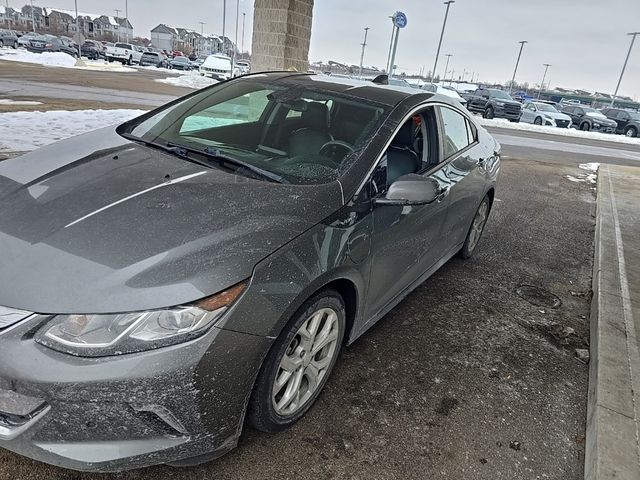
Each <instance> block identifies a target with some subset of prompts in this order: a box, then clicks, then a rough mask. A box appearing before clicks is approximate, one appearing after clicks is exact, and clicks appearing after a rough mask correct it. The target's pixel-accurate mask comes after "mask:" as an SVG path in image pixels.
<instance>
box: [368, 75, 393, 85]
mask: <svg viewBox="0 0 640 480" xmlns="http://www.w3.org/2000/svg"><path fill="white" fill-rule="evenodd" d="M371 81H372V82H373V83H376V84H378V85H389V75H387V74H386V73H383V74H382V75H378V76H377V77H376V78H374V79H373V80H371Z"/></svg>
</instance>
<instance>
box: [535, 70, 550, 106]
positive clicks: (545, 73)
mask: <svg viewBox="0 0 640 480" xmlns="http://www.w3.org/2000/svg"><path fill="white" fill-rule="evenodd" d="M542 65H544V75H542V82H540V90H539V91H538V98H540V95H541V94H542V89H543V88H544V80H545V79H546V78H547V70H549V67H550V66H551V64H550V63H543V64H542Z"/></svg>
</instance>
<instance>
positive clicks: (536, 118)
mask: <svg viewBox="0 0 640 480" xmlns="http://www.w3.org/2000/svg"><path fill="white" fill-rule="evenodd" d="M520 121H521V122H524V123H533V124H535V125H547V126H550V127H558V128H569V127H570V126H571V117H570V116H569V115H565V114H564V113H561V112H559V111H558V110H557V109H556V108H555V107H554V106H553V105H549V104H548V103H545V102H535V101H533V102H524V105H523V106H522V116H521V117H520Z"/></svg>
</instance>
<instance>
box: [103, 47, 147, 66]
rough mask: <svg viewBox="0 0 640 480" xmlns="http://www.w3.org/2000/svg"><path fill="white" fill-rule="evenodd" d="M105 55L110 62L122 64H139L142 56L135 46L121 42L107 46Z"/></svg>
mask: <svg viewBox="0 0 640 480" xmlns="http://www.w3.org/2000/svg"><path fill="white" fill-rule="evenodd" d="M106 55H107V60H109V61H110V62H122V64H123V65H125V64H126V65H133V64H134V63H136V64H139V63H140V59H141V58H142V52H141V51H140V49H139V48H138V47H137V46H135V45H131V44H130V43H121V42H118V43H116V44H115V45H114V46H113V47H107V52H106Z"/></svg>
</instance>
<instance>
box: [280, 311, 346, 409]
mask: <svg viewBox="0 0 640 480" xmlns="http://www.w3.org/2000/svg"><path fill="white" fill-rule="evenodd" d="M339 336H340V324H339V322H338V314H337V313H336V311H335V310H333V309H332V308H321V309H319V310H317V311H316V312H314V313H313V314H312V315H311V316H310V317H309V318H308V319H307V320H306V321H305V322H304V323H303V324H302V325H301V326H300V328H299V329H298V331H297V332H296V334H295V335H294V336H293V338H292V339H291V342H290V343H289V346H288V347H287V349H286V350H285V352H284V355H283V356H282V359H281V360H280V365H279V367H278V370H277V373H276V376H275V379H274V382H273V387H272V394H271V401H272V403H273V408H274V410H275V412H276V413H277V414H278V415H281V416H290V415H294V414H295V413H297V412H298V411H300V410H301V409H302V408H304V406H305V405H306V403H307V402H308V401H309V400H310V399H311V398H312V397H313V396H314V394H315V392H316V390H317V389H318V388H319V387H320V385H321V384H322V380H323V379H324V377H325V376H326V374H327V372H328V370H329V368H330V367H331V364H332V362H333V359H334V357H335V355H336V354H337V352H338V351H339V348H338V347H339V345H338V338H339Z"/></svg>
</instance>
